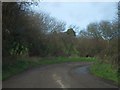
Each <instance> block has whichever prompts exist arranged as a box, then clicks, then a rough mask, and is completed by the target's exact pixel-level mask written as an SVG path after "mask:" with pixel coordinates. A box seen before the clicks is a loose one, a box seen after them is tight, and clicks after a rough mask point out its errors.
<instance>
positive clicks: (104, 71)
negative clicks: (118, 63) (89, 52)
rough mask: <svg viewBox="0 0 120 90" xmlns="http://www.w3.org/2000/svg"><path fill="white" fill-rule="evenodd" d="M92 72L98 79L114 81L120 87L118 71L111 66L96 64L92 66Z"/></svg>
mask: <svg viewBox="0 0 120 90" xmlns="http://www.w3.org/2000/svg"><path fill="white" fill-rule="evenodd" d="M90 72H91V73H92V74H94V75H96V76H98V77H101V78H103V79H106V80H109V81H112V82H114V84H116V85H118V84H119V85H120V83H119V82H118V81H119V80H118V70H116V69H115V68H113V67H112V65H111V64H106V63H100V62H96V63H95V64H93V65H92V66H91V68H90Z"/></svg>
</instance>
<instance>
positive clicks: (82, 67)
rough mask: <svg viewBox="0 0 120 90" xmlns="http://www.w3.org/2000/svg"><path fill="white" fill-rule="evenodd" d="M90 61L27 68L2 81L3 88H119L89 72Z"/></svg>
mask: <svg viewBox="0 0 120 90" xmlns="http://www.w3.org/2000/svg"><path fill="white" fill-rule="evenodd" d="M90 64H91V63H88V62H72V63H71V62H69V63H62V64H54V65H48V66H43V67H39V68H34V69H30V70H27V71H26V72H23V73H21V74H19V75H16V76H13V77H11V78H9V79H8V80H5V81H3V82H2V86H3V88H117V86H115V85H112V84H110V83H108V82H105V81H103V80H102V79H99V78H97V77H95V76H93V75H91V74H90V73H89V70H88V68H89V66H90Z"/></svg>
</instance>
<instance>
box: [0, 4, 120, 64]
mask: <svg viewBox="0 0 120 90" xmlns="http://www.w3.org/2000/svg"><path fill="white" fill-rule="evenodd" d="M31 4H32V5H33V4H34V3H25V2H23V3H22V2H21V3H16V2H14V3H13V2H9V3H2V30H3V31H2V36H3V38H2V40H3V42H2V44H3V45H2V46H3V50H2V55H3V64H4V63H6V62H11V61H12V60H11V59H10V58H12V59H13V58H14V60H15V58H17V57H33V56H38V57H58V56H63V57H70V56H71V57H73V56H78V57H100V58H101V59H102V60H105V61H107V62H111V63H117V61H118V36H119V35H120V32H119V29H118V19H116V20H113V21H112V22H110V21H101V22H99V23H90V24H89V25H88V26H87V28H86V30H81V31H80V33H79V35H78V36H76V34H75V31H74V28H72V27H71V28H69V29H68V30H67V31H66V32H65V29H66V24H65V22H62V21H58V20H56V19H55V18H53V17H51V16H50V15H48V14H46V13H44V12H42V11H41V12H39V13H35V12H33V11H31V10H30V8H28V7H29V6H30V5H31Z"/></svg>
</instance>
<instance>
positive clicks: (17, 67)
mask: <svg viewBox="0 0 120 90" xmlns="http://www.w3.org/2000/svg"><path fill="white" fill-rule="evenodd" d="M95 60H96V59H95V58H86V57H53V58H26V59H19V60H16V62H15V63H14V64H12V65H4V66H3V70H2V80H5V79H7V78H9V77H11V76H13V75H15V74H18V73H20V72H23V71H25V70H26V69H28V68H30V67H36V66H40V65H49V64H59V63H65V62H83V61H84V62H94V61H95Z"/></svg>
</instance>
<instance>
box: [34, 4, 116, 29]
mask: <svg viewBox="0 0 120 90" xmlns="http://www.w3.org/2000/svg"><path fill="white" fill-rule="evenodd" d="M34 10H36V11H37V12H39V11H40V10H42V11H44V12H47V13H49V14H50V16H53V17H55V18H57V19H59V20H62V21H65V22H66V24H67V27H68V26H69V25H71V24H72V25H77V26H79V27H80V29H83V28H85V27H86V26H87V25H88V24H89V23H91V22H99V21H101V20H113V19H114V18H115V17H116V13H117V3H115V2H74V3H73V2H41V3H40V4H39V6H37V7H34Z"/></svg>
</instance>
